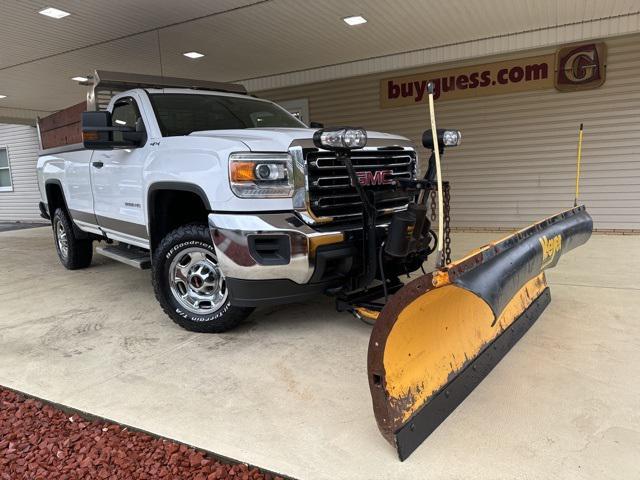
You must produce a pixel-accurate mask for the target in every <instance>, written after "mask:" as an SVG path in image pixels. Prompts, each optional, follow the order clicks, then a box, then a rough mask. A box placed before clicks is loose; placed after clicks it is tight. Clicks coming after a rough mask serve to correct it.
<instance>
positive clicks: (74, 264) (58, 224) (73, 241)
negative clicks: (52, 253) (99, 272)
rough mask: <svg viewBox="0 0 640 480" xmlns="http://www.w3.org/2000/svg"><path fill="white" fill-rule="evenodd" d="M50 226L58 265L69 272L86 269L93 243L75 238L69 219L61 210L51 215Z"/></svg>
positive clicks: (91, 254) (89, 262) (91, 255)
mask: <svg viewBox="0 0 640 480" xmlns="http://www.w3.org/2000/svg"><path fill="white" fill-rule="evenodd" d="M52 225H53V236H54V239H55V243H56V251H57V252H58V258H59V259H60V263H62V265H64V266H65V268H67V269H69V270H76V269H78V268H86V267H88V266H89V265H90V264H91V258H92V257H93V242H92V241H91V240H90V239H85V238H78V237H77V235H76V232H75V230H74V228H73V224H72V222H71V218H69V215H68V214H67V212H66V211H65V210H63V209H62V208H58V209H56V211H55V213H54V214H53V219H52Z"/></svg>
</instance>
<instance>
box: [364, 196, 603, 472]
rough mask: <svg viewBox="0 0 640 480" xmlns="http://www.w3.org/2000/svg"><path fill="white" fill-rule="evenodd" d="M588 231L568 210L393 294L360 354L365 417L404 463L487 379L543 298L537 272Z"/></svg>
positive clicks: (576, 212)
mask: <svg viewBox="0 0 640 480" xmlns="http://www.w3.org/2000/svg"><path fill="white" fill-rule="evenodd" d="M592 229H593V224H592V220H591V217H590V216H589V214H588V213H587V212H586V209H585V208H584V206H580V207H575V208H573V209H570V210H567V211H565V212H562V213H559V214H557V215H554V216H553V217H549V218H547V219H545V220H543V221H541V222H539V223H536V224H533V225H531V226H529V227H527V228H524V229H522V230H520V231H518V232H516V233H514V234H512V235H509V236H507V237H505V238H503V239H501V240H498V241H496V242H493V243H491V244H489V245H486V246H484V247H481V248H480V249H478V250H476V251H474V252H472V253H471V254H469V255H468V256H466V257H464V258H462V259H461V260H458V261H455V262H452V263H450V264H449V265H447V266H446V267H445V268H444V269H442V270H438V271H435V272H432V273H429V274H427V275H424V276H422V277H420V278H417V279H416V280H414V281H412V282H410V283H408V284H407V285H405V286H404V287H403V288H401V289H400V290H399V291H398V292H397V293H396V294H395V295H394V296H393V297H392V298H391V299H390V300H389V302H388V303H387V305H386V306H385V307H384V309H383V310H382V312H381V314H380V316H379V318H378V320H377V321H376V324H375V326H374V328H373V332H372V334H371V339H370V343H369V353H368V374H369V386H370V389H371V396H372V400H373V410H374V414H375V417H376V420H377V422H378V427H379V428H380V431H381V433H382V435H383V436H384V437H385V438H386V439H387V440H388V441H389V442H390V443H391V444H392V445H393V446H394V447H396V449H397V451H398V455H399V457H400V459H401V460H404V459H406V458H407V457H408V456H409V455H410V454H411V453H412V452H413V451H414V450H415V449H416V448H417V447H418V446H419V445H420V444H421V443H422V442H423V441H424V440H425V439H426V438H427V437H428V436H429V435H430V434H431V432H433V431H434V430H435V429H436V428H437V427H438V425H440V423H442V422H443V421H444V420H445V419H446V417H447V416H448V415H449V414H450V413H451V412H453V410H455V408H456V407H457V406H458V405H459V404H460V403H461V402H462V401H463V400H464V399H465V398H466V397H467V395H469V393H471V391H472V390H473V389H474V388H475V387H476V386H477V385H478V384H479V383H480V382H481V381H482V380H483V379H484V377H486V376H487V375H488V374H489V372H490V371H491V369H492V368H493V367H494V366H495V365H496V364H497V363H498V362H499V361H500V359H501V358H502V357H503V356H504V355H506V353H507V352H508V351H509V350H510V348H511V347H512V346H513V345H514V344H515V343H516V342H517V341H518V340H519V339H520V338H521V337H522V336H523V335H524V334H525V333H526V331H527V330H528V329H529V327H530V326H531V325H532V324H533V323H534V322H535V321H536V319H537V318H538V317H539V316H540V314H541V313H542V312H543V311H544V309H545V308H546V306H547V305H548V304H549V302H550V300H551V296H550V293H549V288H548V286H547V282H546V279H545V275H544V270H546V269H548V268H552V267H554V266H555V265H556V264H557V262H558V259H559V258H560V256H561V255H563V254H564V253H566V252H567V251H569V250H572V249H573V248H576V247H578V246H580V245H582V244H584V243H585V242H586V241H587V240H588V239H589V237H590V236H591V232H592Z"/></svg>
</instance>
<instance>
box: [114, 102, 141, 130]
mask: <svg viewBox="0 0 640 480" xmlns="http://www.w3.org/2000/svg"><path fill="white" fill-rule="evenodd" d="M111 120H112V122H113V125H114V126H118V125H119V126H122V127H132V128H136V129H138V131H140V129H143V127H144V124H143V123H142V116H141V115H140V110H138V105H137V104H136V101H135V100H134V99H133V98H131V97H127V98H122V99H120V100H118V101H117V102H116V104H115V105H114V107H113V112H112V113H111Z"/></svg>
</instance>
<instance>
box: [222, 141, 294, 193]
mask: <svg viewBox="0 0 640 480" xmlns="http://www.w3.org/2000/svg"><path fill="white" fill-rule="evenodd" d="M229 181H230V183H231V190H232V191H233V193H235V194H236V195H237V196H238V197H242V198H274V197H275V198H278V197H279V198H283V197H290V196H291V195H292V194H293V160H292V159H291V156H290V155H289V154H288V153H251V152H246V153H232V154H231V155H229Z"/></svg>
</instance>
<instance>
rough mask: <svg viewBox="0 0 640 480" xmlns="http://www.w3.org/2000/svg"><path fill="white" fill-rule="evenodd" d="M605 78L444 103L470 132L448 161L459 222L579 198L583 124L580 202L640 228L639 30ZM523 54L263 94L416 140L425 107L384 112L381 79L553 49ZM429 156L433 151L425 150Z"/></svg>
mask: <svg viewBox="0 0 640 480" xmlns="http://www.w3.org/2000/svg"><path fill="white" fill-rule="evenodd" d="M606 43H607V47H608V60H607V79H606V83H605V84H604V86H602V87H601V88H599V89H597V90H589V91H582V92H572V93H560V92H557V91H555V90H541V91H533V92H525V93H514V94H507V95H496V96H488V97H481V98H474V99H461V100H449V101H444V102H439V103H437V104H436V105H437V106H436V111H437V113H436V115H437V119H438V124H439V125H440V126H441V127H444V126H447V127H455V128H459V129H460V130H462V132H463V144H462V146H460V147H459V148H457V149H450V150H449V151H448V152H447V155H446V158H445V161H444V173H445V177H446V178H447V179H448V180H450V181H451V184H452V187H451V188H452V221H453V225H454V227H479V228H513V227H519V226H522V225H525V224H527V223H530V222H532V221H534V220H536V219H540V218H542V217H544V216H547V215H549V214H552V213H554V212H556V211H557V210H560V209H563V208H566V207H570V206H571V205H572V203H573V194H574V172H575V155H576V141H577V131H578V126H579V124H580V122H584V125H585V138H584V144H583V176H582V183H581V185H582V187H581V192H582V201H584V203H586V205H587V207H588V208H589V210H590V212H591V213H592V215H593V217H594V221H595V227H596V228H597V229H600V230H612V229H625V230H629V229H635V230H638V229H640V81H639V79H640V49H638V45H640V36H638V35H633V36H627V37H619V38H615V39H612V38H609V39H606ZM554 50H555V48H547V49H539V50H533V51H530V52H519V53H517V54H512V55H503V56H499V57H484V58H477V59H474V60H473V61H469V62H460V63H457V64H443V65H438V66H432V65H430V66H428V67H423V68H419V69H410V70H403V71H398V72H394V73H393V74H392V75H390V74H389V72H385V73H379V74H373V75H367V76H360V77H352V78H348V79H340V80H333V81H327V82H323V83H315V84H306V85H300V86H292V87H288V88H283V89H278V90H270V91H262V92H258V95H259V96H261V97H265V98H270V99H273V100H276V101H279V100H291V99H296V98H308V99H309V110H310V118H311V120H313V121H320V122H324V123H325V125H356V126H363V127H366V128H368V129H371V130H380V131H385V132H393V133H398V134H401V135H405V136H407V137H409V138H410V139H412V140H414V141H415V142H416V144H417V143H418V140H419V138H420V137H421V134H422V131H423V130H424V129H426V128H427V125H428V114H427V111H426V105H424V104H422V105H416V106H410V107H399V108H391V109H383V110H382V109H380V107H379V88H380V87H379V81H380V79H382V78H388V77H389V76H395V75H396V74H397V75H398V76H400V75H402V74H404V73H412V72H420V71H428V70H440V69H441V68H442V69H444V68H448V67H450V66H452V65H456V66H460V65H465V64H466V65H473V64H478V63H487V62H490V61H495V60H501V59H508V58H522V57H526V56H529V55H535V54H538V53H548V52H550V51H554ZM421 152H422V155H421V158H422V159H423V160H424V158H425V156H426V154H425V152H424V150H422V149H421Z"/></svg>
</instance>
